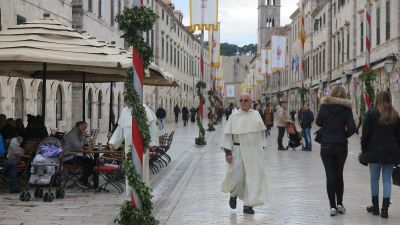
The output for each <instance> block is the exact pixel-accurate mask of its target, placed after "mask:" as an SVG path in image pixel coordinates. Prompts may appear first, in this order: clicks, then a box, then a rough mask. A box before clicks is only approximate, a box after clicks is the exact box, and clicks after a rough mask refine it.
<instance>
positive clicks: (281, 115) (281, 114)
mask: <svg viewBox="0 0 400 225" xmlns="http://www.w3.org/2000/svg"><path fill="white" fill-rule="evenodd" d="M286 122H287V113H286V100H281V101H280V102H279V105H278V106H277V107H276V126H277V127H278V132H279V133H278V150H287V148H285V147H283V140H282V139H283V136H284V135H285V127H286Z"/></svg>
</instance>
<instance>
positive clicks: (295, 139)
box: [286, 122, 303, 151]
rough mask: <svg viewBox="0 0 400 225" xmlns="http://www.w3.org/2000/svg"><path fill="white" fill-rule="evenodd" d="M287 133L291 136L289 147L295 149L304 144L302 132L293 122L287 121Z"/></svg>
mask: <svg viewBox="0 0 400 225" xmlns="http://www.w3.org/2000/svg"><path fill="white" fill-rule="evenodd" d="M286 133H287V134H288V136H289V143H288V147H287V148H292V149H293V151H294V150H296V147H299V146H300V145H301V146H303V141H302V138H301V136H300V133H299V132H298V131H297V129H296V125H295V124H294V123H292V122H287V123H286Z"/></svg>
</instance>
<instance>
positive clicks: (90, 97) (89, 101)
mask: <svg viewBox="0 0 400 225" xmlns="http://www.w3.org/2000/svg"><path fill="white" fill-rule="evenodd" d="M92 103H93V95H92V89H89V94H88V99H87V115H86V117H87V118H88V119H92Z"/></svg>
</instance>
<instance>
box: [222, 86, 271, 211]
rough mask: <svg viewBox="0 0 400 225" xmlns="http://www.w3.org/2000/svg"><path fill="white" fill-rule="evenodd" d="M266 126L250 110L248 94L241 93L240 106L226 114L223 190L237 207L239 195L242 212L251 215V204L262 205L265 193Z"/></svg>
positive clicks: (255, 113)
mask: <svg viewBox="0 0 400 225" xmlns="http://www.w3.org/2000/svg"><path fill="white" fill-rule="evenodd" d="M264 132H265V126H264V123H263V121H262V119H261V117H260V115H259V112H258V111H256V110H253V109H251V97H250V95H249V94H247V93H246V94H242V95H241V96H240V109H239V110H236V111H235V112H234V113H232V115H231V116H230V117H229V119H228V122H227V124H226V127H225V131H224V139H223V144H222V147H223V148H224V151H225V159H226V162H227V163H228V167H227V172H226V176H225V180H224V182H223V184H222V192H225V193H230V199H229V206H230V207H231V208H232V209H235V208H236V200H237V197H239V198H240V199H241V200H243V202H244V207H243V212H244V213H247V214H254V210H253V207H254V206H260V205H262V204H264V202H265V199H266V193H267V177H266V173H265V171H266V162H265V157H264V151H263V149H264V147H265V146H266V144H267V139H266V136H265V133H264Z"/></svg>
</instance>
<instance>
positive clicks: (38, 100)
mask: <svg viewBox="0 0 400 225" xmlns="http://www.w3.org/2000/svg"><path fill="white" fill-rule="evenodd" d="M42 93H43V84H42V82H40V84H39V86H38V89H37V96H36V115H42V95H43V94H42Z"/></svg>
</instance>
